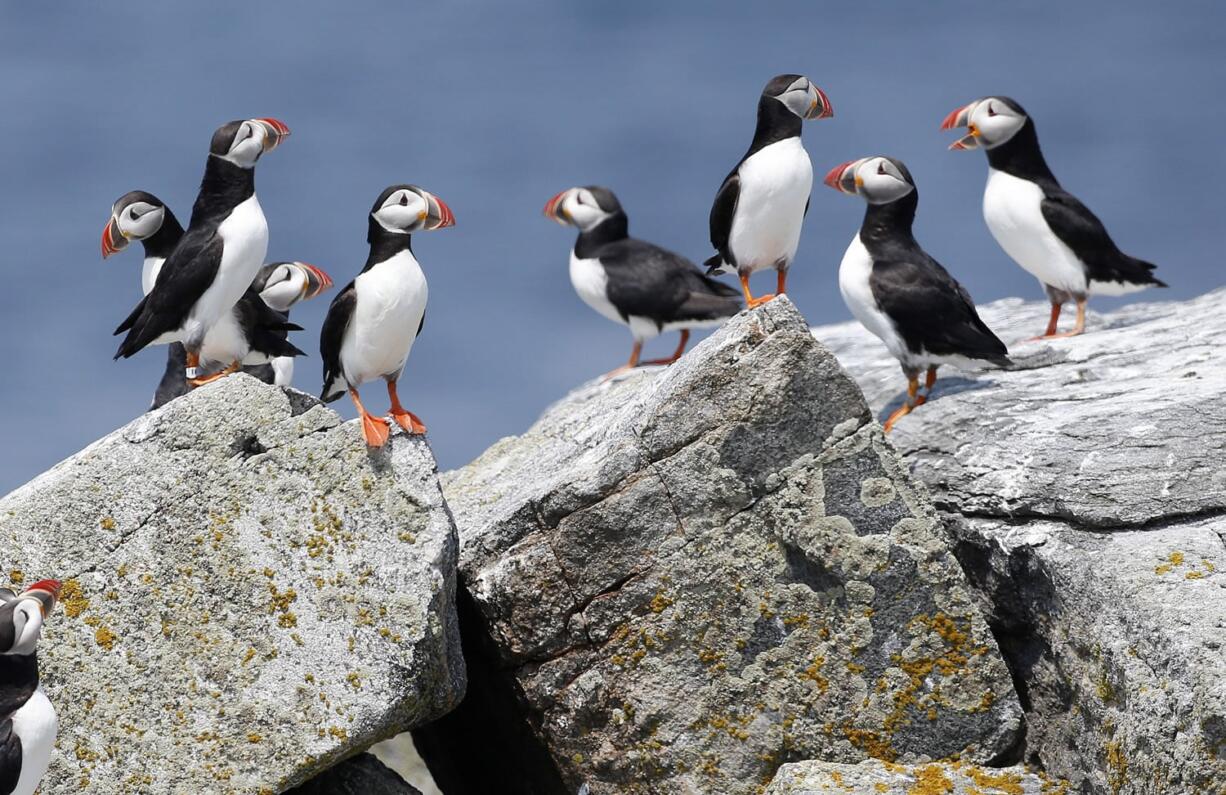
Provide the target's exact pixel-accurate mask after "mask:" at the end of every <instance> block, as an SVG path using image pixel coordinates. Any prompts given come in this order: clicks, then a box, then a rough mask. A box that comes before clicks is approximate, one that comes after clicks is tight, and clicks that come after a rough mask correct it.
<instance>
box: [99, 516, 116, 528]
mask: <svg viewBox="0 0 1226 795" xmlns="http://www.w3.org/2000/svg"><path fill="white" fill-rule="evenodd" d="M98 524H99V525H101V527H102V529H103V530H114V529H115V520H114V519H112V518H111V517H109V516H104V517H102V520H101V521H100V522H98Z"/></svg>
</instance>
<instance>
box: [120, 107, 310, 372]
mask: <svg viewBox="0 0 1226 795" xmlns="http://www.w3.org/2000/svg"><path fill="white" fill-rule="evenodd" d="M288 135H289V128H288V127H286V126H285V125H284V124H283V123H281V122H280V121H277V120H276V119H247V120H245V121H243V120H240V121H232V122H229V123H227V124H224V125H222V126H221V127H219V128H218V129H217V131H216V132H215V133H213V139H212V141H211V143H210V145H209V155H208V159H207V161H206V163H205V170H204V179H203V180H202V181H201V184H200V191H199V193H198V194H197V196H196V203H195V205H194V206H193V207H192V218H191V222H190V223H189V224H188V226H187V231H186V232H185V233H184V234H183V237H182V238H181V239H180V240H179V244H178V245H177V246H175V248H174V250H173V252H172V253H171V254H170V256H169V257H168V258H167V259H166V261H165V263H163V265H162V268H161V272H160V274H159V275H158V278H157V280H156V283H155V284H154V285H153V289H152V290H150V292H149V294H148V295H146V296H145V298H144V299H143V300H142V301H141V302H140V303H139V304H138V305H137V306H136V308H135V309H134V310H133V311H132V313H131V314H130V315H129V316H128V317H127V319H126V320H124V322H123V323H121V324H120V326H119V328H118V329H116V332H115V333H116V334H122V333H124V332H127V336H126V337H125V338H124V340H123V342H122V343H121V344H120V346H119V349H118V351H116V353H115V358H116V359H118V358H120V357H123V358H127V357H129V356H132V355H133V354H135V353H136V352H137V351H139V350H141V349H142V348H144V347H145V346H147V345H150V344H167V343H171V342H182V343H183V347H184V348H185V349H186V357H185V358H186V368H185V370H184V375H185V377H186V378H187V379H188V381H189V382H190V383H191V384H192V385H193V386H200V385H202V384H205V383H208V382H209V381H212V380H215V379H217V378H220V377H222V376H224V375H229V374H230V373H232V372H235V371H236V370H238V368H239V367H240V365H241V357H234V358H233V359H232V360H231V361H230V362H228V363H226V366H225V368H224V369H223V370H221V371H219V372H218V373H214V374H213V375H210V376H206V377H202V376H201V375H200V371H199V367H200V362H201V349H202V348H203V347H204V341H205V337H206V335H207V334H208V332H209V330H210V329H211V328H212V327H213V326H214V325H215V324H216V323H217V322H218V321H219V320H221V319H222V318H223V317H224V316H225V315H226V314H227V313H228V311H229V310H230V309H231V308H232V307H233V306H234V305H235V304H236V303H238V301H239V299H240V298H242V297H243V294H244V293H245V292H246V291H247V290H248V289H249V288H250V287H251V282H252V281H253V280H254V279H255V277H256V274H257V273H258V272H259V269H260V266H261V265H263V264H264V256H265V254H267V252H268V223H267V221H266V220H265V219H264V211H263V210H262V209H261V208H260V202H259V199H257V198H256V195H255V165H256V162H257V161H258V160H259V159H260V157H262V156H263V155H264V154H265V153H267V152H271V151H272V150H273V149H275V148H276V147H277V146H278V145H280V143H281V142H282V141H284V140H285V138H286V137H287V136H288ZM109 236H110V235H109V226H108V233H107V237H109ZM110 242H112V243H113V242H114V241H113V240H111V241H110ZM287 329H288V327H286V328H283V329H282V330H287ZM295 350H296V349H295ZM277 355H281V354H280V353H278V354H277ZM285 355H292V352H291V351H286V353H285Z"/></svg>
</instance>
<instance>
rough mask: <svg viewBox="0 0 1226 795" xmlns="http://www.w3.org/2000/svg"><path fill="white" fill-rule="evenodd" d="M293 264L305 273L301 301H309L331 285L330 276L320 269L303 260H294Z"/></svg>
mask: <svg viewBox="0 0 1226 795" xmlns="http://www.w3.org/2000/svg"><path fill="white" fill-rule="evenodd" d="M294 265H296V266H298V267H299V268H301V269H302V272H303V273H304V274H306V284H305V285H304V286H303V288H302V300H303V301H309V300H310V299H312V298H314V297H315V296H317V295H319V294H320V293H322V292H323V291H324V290H327V289H328V288H329V287H331V286H332V277H331V276H329V275H328V274H327V273H326V272H324V271H323V270H322V269H320V268H316V267H315V266H314V265H310V264H308V263H305V262H295V263H294Z"/></svg>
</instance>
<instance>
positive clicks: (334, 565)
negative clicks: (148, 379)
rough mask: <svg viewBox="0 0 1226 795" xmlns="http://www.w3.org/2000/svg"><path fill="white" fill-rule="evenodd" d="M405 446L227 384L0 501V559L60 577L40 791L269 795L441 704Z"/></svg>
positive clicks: (439, 617)
mask: <svg viewBox="0 0 1226 795" xmlns="http://www.w3.org/2000/svg"><path fill="white" fill-rule="evenodd" d="M456 554H457V542H456V535H455V528H454V526H453V524H452V522H451V518H450V514H449V513H448V511H447V507H446V505H445V503H444V502H443V498H442V493H441V491H440V490H439V487H438V481H437V477H436V474H435V464H434V459H433V456H432V455H431V453H430V450H429V448H428V446H427V445H426V443H425V442H424V441H423V440H419V439H410V438H407V437H405V436H402V435H399V434H397V435H395V436H394V437H393V439H392V440H391V443H390V446H389V447H387V448H385V449H384V450H382V451H379V452H376V453H368V452H367V450H366V447H365V445H364V444H363V442H362V438H361V434H360V432H359V430H358V428H357V426H356V423H345V424H342V422H341V420H340V417H339V416H338V415H337V414H336V413H334V412H332V411H330V410H329V409H326V408H324V407H323V406H322V405H320V404H319V403H318V401H316V400H314V399H313V398H310V397H308V396H306V395H303V394H301V393H295V392H286V391H284V390H282V389H279V388H276V387H272V386H268V385H265V384H262V383H260V382H258V381H256V380H255V379H253V378H250V377H248V376H245V375H235V376H231V377H229V378H226V379H224V380H222V381H220V382H218V383H217V384H214V385H210V386H208V387H205V388H202V389H200V390H197V391H196V392H194V393H192V394H190V395H188V396H186V397H184V398H182V399H179V400H175V401H173V402H172V403H170V404H169V405H168V406H166V407H165V408H163V409H161V410H159V411H156V412H152V413H150V414H147V415H145V416H143V417H141V418H140V419H138V420H136V421H134V422H132V423H131V424H130V425H128V426H126V427H124V428H122V429H120V430H118V431H116V432H115V433H113V434H111V435H110V436H108V437H106V438H104V439H102V440H100V441H99V442H97V443H95V444H93V445H91V446H90V447H88V448H87V449H85V450H84V451H82V452H81V453H79V454H77V455H76V456H74V457H72V458H70V459H68V460H67V461H64V462H63V463H61V464H59V465H57V466H56V467H54V468H53V469H51V470H50V471H48V472H47V473H45V474H43V475H42V476H40V477H39V478H37V479H36V480H34V481H32V482H30V483H29V484H27V485H25V486H23V487H22V488H20V489H18V490H17V491H15V492H13V493H12V494H10V495H8V496H7V497H5V498H4V499H3V500H2V501H0V561H3V566H4V570H3V572H0V573H2V574H3V575H4V576H5V577H7V578H8V579H9V580H12V581H17V580H22V579H29V578H37V577H58V578H60V579H62V580H64V592H63V594H62V600H61V607H60V608H59V609H57V611H56V614H55V615H54V616H53V617H52V618H51V620H49V621H48V623H47V628H46V631H45V632H44V635H43V640H42V643H41V644H40V661H41V664H42V677H43V683H44V685H45V686H46V688H47V691H48V695H49V696H50V698H51V701H52V702H53V703H54V704H55V706H56V709H57V711H58V713H59V720H60V731H59V741H58V746H57V751H56V752H55V756H54V759H53V761H52V766H51V770H50V772H49V773H48V775H47V777H46V778H45V779H44V781H43V786H42V789H41V792H42V793H43V795H54V794H55V793H68V792H73V793H76V792H88V793H119V792H150V793H162V792H176V793H179V792H183V793H187V792H191V793H198V792H218V793H220V792H244V793H255V792H269V793H271V792H279V791H281V790H282V789H284V788H286V787H288V786H291V785H294V784H297V783H299V782H301V781H303V780H305V779H307V778H308V777H310V776H311V775H313V774H314V773H317V772H319V771H321V770H323V769H324V768H326V767H327V766H328V765H329V764H331V763H332V762H334V761H335V760H337V759H338V758H340V757H342V756H346V755H349V754H352V753H353V752H354V751H355V750H358V749H361V748H365V747H366V746H368V745H370V744H371V743H373V742H375V741H377V740H380V739H383V738H385V737H387V736H389V735H392V734H394V733H396V732H398V731H403V730H404V729H406V728H409V727H412V726H415V725H418V724H420V723H422V722H424V721H428V720H430V719H432V718H435V717H437V716H438V715H440V714H442V713H443V712H445V711H446V710H448V709H449V708H451V707H452V706H453V705H454V704H455V703H456V702H457V701H458V700H459V699H460V698H461V696H462V694H463V689H464V666H463V661H462V659H461V656H460V651H459V634H458V629H457V625H456V616H455V610H454V601H453V595H454V588H455V563H456Z"/></svg>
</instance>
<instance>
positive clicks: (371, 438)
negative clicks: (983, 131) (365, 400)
mask: <svg viewBox="0 0 1226 795" xmlns="http://www.w3.org/2000/svg"><path fill="white" fill-rule="evenodd" d="M349 397H350V398H351V399H352V400H353V405H355V406H357V407H358V417H360V418H361V420H362V438H363V439H365V440H366V444H368V445H369V446H371V447H382V446H383V445H385V444H387V437H389V436H391V431H390V430H389V429H388V426H387V420H385V419H383V418H382V417H372V416H370V414H368V413H367V411H366V407H365V406H363V405H362V399H361V397H359V396H358V390H356V389H353V388H352V387H351V388H350V389H349Z"/></svg>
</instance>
